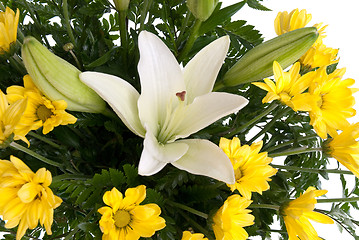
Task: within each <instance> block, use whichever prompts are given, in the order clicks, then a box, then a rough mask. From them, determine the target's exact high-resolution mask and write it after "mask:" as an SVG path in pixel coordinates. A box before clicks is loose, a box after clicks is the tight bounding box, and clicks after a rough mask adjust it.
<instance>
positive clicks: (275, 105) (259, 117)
mask: <svg viewBox="0 0 359 240" xmlns="http://www.w3.org/2000/svg"><path fill="white" fill-rule="evenodd" d="M276 107H278V104H277V103H275V102H272V103H271V104H270V105H269V106H268V107H267V108H266V109H265V110H264V111H263V112H262V113H261V114H259V115H258V116H256V117H255V118H253V119H251V120H250V121H248V122H247V123H246V124H243V125H241V126H239V127H237V128H235V129H233V130H231V129H230V130H229V132H228V133H227V134H226V135H225V137H226V138H228V137H231V136H234V135H236V134H238V133H240V132H242V130H244V129H247V128H248V127H249V126H252V125H253V124H255V123H257V122H258V121H259V120H261V119H262V118H263V117H264V116H266V115H268V114H269V113H271V112H272V111H273V110H274V109H276Z"/></svg>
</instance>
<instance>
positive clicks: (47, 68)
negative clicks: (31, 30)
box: [21, 37, 106, 113]
mask: <svg viewBox="0 0 359 240" xmlns="http://www.w3.org/2000/svg"><path fill="white" fill-rule="evenodd" d="M21 53H22V58H23V60H24V64H25V67H26V69H27V71H28V73H29V75H30V76H31V78H32V80H33V82H34V84H35V85H36V87H37V88H38V89H40V91H41V92H42V93H43V94H44V95H45V96H46V97H47V98H49V99H50V100H52V101H57V100H65V101H66V103H67V109H68V110H70V111H79V112H92V113H100V112H103V111H104V110H105V108H106V104H105V102H104V101H103V100H102V99H101V98H100V97H99V96H98V95H97V94H96V93H95V92H94V91H93V90H92V89H90V88H89V87H87V86H86V85H85V84H84V83H82V82H81V81H80V79H79V74H80V73H81V72H80V70H78V69H77V68H76V67H74V66H73V65H71V64H70V63H68V62H66V61H65V60H63V59H61V58H59V57H58V56H56V55H55V54H53V53H52V52H50V51H49V50H48V49H47V48H46V47H45V46H43V45H42V44H41V43H40V42H39V41H37V40H36V39H35V38H33V37H26V38H25V40H24V44H23V46H22V50H21Z"/></svg>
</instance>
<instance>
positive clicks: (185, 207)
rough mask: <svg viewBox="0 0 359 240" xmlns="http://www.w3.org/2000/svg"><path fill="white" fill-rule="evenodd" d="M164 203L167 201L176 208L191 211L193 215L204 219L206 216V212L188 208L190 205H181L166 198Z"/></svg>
mask: <svg viewBox="0 0 359 240" xmlns="http://www.w3.org/2000/svg"><path fill="white" fill-rule="evenodd" d="M166 203H168V204H169V205H171V206H172V207H178V208H180V209H182V210H185V211H187V212H190V213H193V214H194V215H197V216H199V217H202V218H204V219H207V218H208V214H206V213H203V212H200V211H198V210H196V209H193V208H190V207H188V206H186V205H183V204H181V203H176V202H172V201H171V200H168V199H167V200H166Z"/></svg>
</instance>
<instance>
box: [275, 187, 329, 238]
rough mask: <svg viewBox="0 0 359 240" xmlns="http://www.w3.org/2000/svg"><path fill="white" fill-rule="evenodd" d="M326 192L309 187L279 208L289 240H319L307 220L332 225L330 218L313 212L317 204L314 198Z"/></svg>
mask: <svg viewBox="0 0 359 240" xmlns="http://www.w3.org/2000/svg"><path fill="white" fill-rule="evenodd" d="M327 192H328V191H327V190H316V189H315V188H314V187H309V188H308V189H307V190H306V191H305V192H304V194H302V195H301V196H300V197H298V198H297V199H295V200H293V201H290V202H289V203H287V204H285V205H284V206H282V207H281V210H280V212H281V214H282V215H283V219H284V223H285V226H286V228H287V232H288V236H289V240H295V239H300V240H321V238H320V237H318V234H317V232H316V231H315V229H314V228H313V226H312V224H311V223H310V221H309V220H312V221H316V222H319V223H324V224H333V223H334V221H333V220H332V219H331V218H330V217H328V216H326V215H324V214H322V213H318V212H314V211H313V210H314V207H315V204H316V203H317V200H316V199H315V197H319V196H322V195H324V194H326V193H327Z"/></svg>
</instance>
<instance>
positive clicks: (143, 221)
mask: <svg viewBox="0 0 359 240" xmlns="http://www.w3.org/2000/svg"><path fill="white" fill-rule="evenodd" d="M145 198H146V186H144V185H140V186H138V187H136V188H129V189H127V190H126V192H125V197H123V196H122V193H121V192H119V191H118V190H117V189H116V188H113V189H112V190H111V191H107V192H106V193H105V194H104V195H103V201H104V203H105V204H106V205H107V206H108V207H107V206H106V207H102V208H100V209H99V210H98V212H99V213H101V214H102V217H101V220H100V228H101V231H102V232H103V237H102V239H104V240H118V239H123V240H138V239H139V238H140V237H151V236H152V235H153V234H154V233H155V231H157V230H160V229H162V228H164V227H165V226H166V223H165V220H164V219H163V218H161V217H160V216H159V215H160V214H161V209H160V208H159V206H158V205H157V204H146V205H139V204H140V203H141V202H142V201H143V200H144V199H145Z"/></svg>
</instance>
